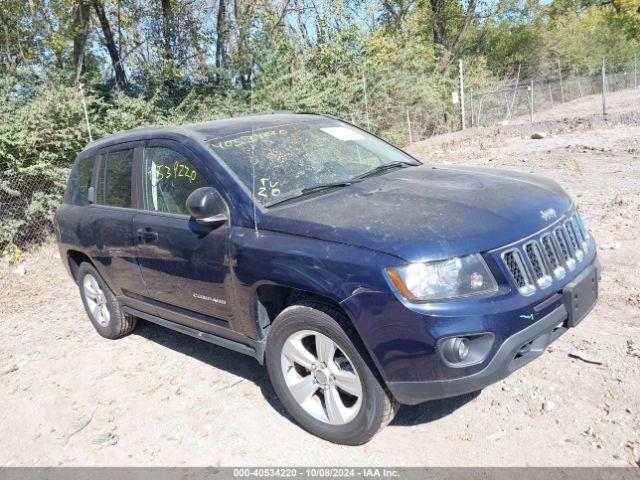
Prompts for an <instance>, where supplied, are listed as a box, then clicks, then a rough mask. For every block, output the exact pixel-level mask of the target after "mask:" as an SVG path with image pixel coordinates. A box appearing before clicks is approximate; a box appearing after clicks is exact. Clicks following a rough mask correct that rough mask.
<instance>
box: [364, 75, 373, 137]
mask: <svg viewBox="0 0 640 480" xmlns="http://www.w3.org/2000/svg"><path fill="white" fill-rule="evenodd" d="M362 86H363V88H364V112H365V115H366V119H367V130H371V120H370V119H369V99H368V98H367V78H366V77H365V76H364V70H363V71H362Z"/></svg>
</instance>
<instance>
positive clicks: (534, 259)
mask: <svg viewBox="0 0 640 480" xmlns="http://www.w3.org/2000/svg"><path fill="white" fill-rule="evenodd" d="M524 252H525V254H526V255H527V259H528V260H529V265H531V268H532V270H533V277H534V278H535V279H536V283H537V285H538V287H540V288H545V287H548V286H549V285H550V284H551V277H550V276H549V274H548V272H547V266H546V265H545V262H544V260H543V259H542V254H541V252H540V247H539V246H538V243H537V242H529V243H527V244H526V245H525V246H524Z"/></svg>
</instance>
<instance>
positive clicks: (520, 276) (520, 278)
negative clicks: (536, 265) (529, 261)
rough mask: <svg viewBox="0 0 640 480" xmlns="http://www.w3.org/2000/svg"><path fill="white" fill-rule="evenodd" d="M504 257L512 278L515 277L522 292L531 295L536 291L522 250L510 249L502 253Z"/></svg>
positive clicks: (514, 279)
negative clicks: (521, 252)
mask: <svg viewBox="0 0 640 480" xmlns="http://www.w3.org/2000/svg"><path fill="white" fill-rule="evenodd" d="M502 259H503V260H504V263H505V265H506V266H507V269H508V270H509V273H511V278H513V281H514V282H515V284H516V286H517V287H518V290H520V293H522V294H523V295H531V293H533V292H534V290H535V287H534V286H533V284H532V282H531V277H530V276H529V273H528V271H527V267H526V265H525V264H524V261H523V259H522V255H521V254H520V251H519V250H509V251H508V252H505V253H504V254H503V255H502Z"/></svg>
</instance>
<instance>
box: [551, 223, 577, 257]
mask: <svg viewBox="0 0 640 480" xmlns="http://www.w3.org/2000/svg"><path fill="white" fill-rule="evenodd" d="M555 234H556V241H557V242H558V246H559V247H560V254H561V255H562V258H563V260H564V261H565V262H566V261H567V260H569V259H571V255H572V254H573V252H572V251H571V250H570V248H569V244H568V243H567V234H566V233H565V231H564V228H562V227H558V228H556V231H555Z"/></svg>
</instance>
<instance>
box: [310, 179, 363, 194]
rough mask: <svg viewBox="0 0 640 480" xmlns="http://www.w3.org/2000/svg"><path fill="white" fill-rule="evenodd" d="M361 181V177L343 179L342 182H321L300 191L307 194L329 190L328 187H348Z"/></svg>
mask: <svg viewBox="0 0 640 480" xmlns="http://www.w3.org/2000/svg"><path fill="white" fill-rule="evenodd" d="M359 181H360V179H354V180H342V181H340V182H330V183H321V184H320V185H314V186H313V187H305V188H303V189H302V190H300V193H302V194H307V193H313V192H320V191H322V190H327V189H328V188H335V187H348V186H349V185H351V184H352V183H357V182H359Z"/></svg>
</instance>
